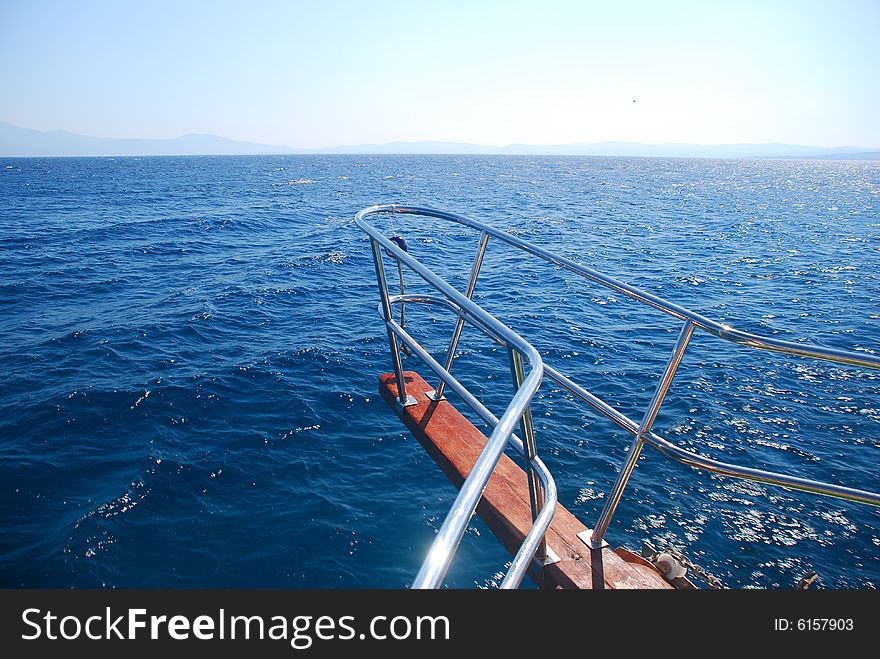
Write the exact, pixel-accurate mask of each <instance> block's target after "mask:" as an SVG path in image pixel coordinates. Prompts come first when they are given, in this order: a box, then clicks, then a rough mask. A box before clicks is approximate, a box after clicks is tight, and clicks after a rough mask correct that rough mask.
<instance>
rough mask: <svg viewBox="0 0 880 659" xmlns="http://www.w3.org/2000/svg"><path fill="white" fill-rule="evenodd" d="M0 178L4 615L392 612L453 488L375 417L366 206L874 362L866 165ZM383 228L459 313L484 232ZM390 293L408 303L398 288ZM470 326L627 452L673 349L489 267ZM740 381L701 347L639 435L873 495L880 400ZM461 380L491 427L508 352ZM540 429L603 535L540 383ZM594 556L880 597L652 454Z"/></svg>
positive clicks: (767, 495) (480, 571)
mask: <svg viewBox="0 0 880 659" xmlns="http://www.w3.org/2000/svg"><path fill="white" fill-rule="evenodd" d="M0 164H2V165H3V167H4V169H3V172H4V175H3V176H2V177H0V331H2V332H3V334H4V339H5V340H4V342H3V344H2V345H0V361H2V364H3V367H4V382H3V387H2V388H0V438H2V442H0V472H2V473H0V510H2V513H0V515H2V520H3V528H4V530H5V531H6V533H5V534H4V538H3V539H2V541H0V584H3V585H7V586H25V587H44V586H51V587H67V586H77V587H94V586H106V587H137V586H143V587H163V586H167V587H212V586H233V587H238V586H242V587H285V588H297V587H305V588H344V587H378V588H400V587H406V586H407V585H408V584H409V583H411V581H412V578H413V577H414V575H415V574H416V573H417V571H418V567H419V565H420V563H421V559H422V557H423V556H424V553H425V552H426V551H427V548H428V547H429V546H430V542H431V540H432V539H433V537H434V535H435V533H436V531H437V529H439V527H440V524H442V521H443V519H444V517H445V514H446V512H447V511H448V509H449V506H450V505H451V502H452V500H453V498H454V496H455V490H454V488H453V487H452V486H451V485H450V484H449V483H448V482H447V480H446V479H445V477H444V476H443V475H442V473H441V472H440V471H439V469H437V467H436V465H435V464H434V463H433V461H432V460H431V459H430V458H429V457H428V456H427V455H426V454H425V452H424V451H423V450H422V449H421V448H420V447H419V445H418V444H417V443H416V442H415V441H414V440H413V439H412V437H411V436H410V435H409V434H408V433H407V432H406V431H405V429H404V428H403V426H402V425H401V424H400V422H399V421H397V419H396V417H395V416H394V415H393V414H392V413H390V411H389V409H388V407H387V405H386V404H385V403H384V401H382V400H381V399H380V397H379V396H378V394H377V376H378V374H379V373H383V372H387V371H389V370H390V368H391V362H390V357H389V355H388V344H387V338H386V336H385V331H384V328H383V326H382V323H381V319H380V317H379V315H378V313H377V303H378V294H377V290H376V282H375V273H374V270H373V263H372V256H371V254H370V249H369V242H368V240H367V238H366V236H365V235H364V234H363V233H362V232H360V231H359V230H357V228H356V227H355V225H354V223H353V216H354V213H355V212H356V211H357V210H359V209H360V208H362V207H365V206H367V205H370V204H373V203H384V202H410V203H414V204H419V205H428V206H437V207H441V208H445V209H448V210H452V211H456V212H461V213H464V214H467V215H471V216H473V217H475V219H480V220H483V221H487V222H490V223H493V224H495V225H496V226H498V227H500V228H504V229H507V230H509V231H511V232H512V233H515V234H516V235H520V236H522V237H523V238H525V239H527V240H531V241H534V242H536V243H538V244H541V245H542V246H545V247H547V248H548V249H551V250H555V251H557V252H559V253H561V254H564V255H565V256H568V257H570V258H572V259H575V260H577V261H578V262H581V263H583V264H584V265H586V266H588V267H593V268H596V269H598V270H601V271H603V272H605V273H607V274H608V275H610V276H613V277H616V278H619V279H622V280H624V281H627V282H630V283H633V284H636V285H639V286H641V287H643V288H645V289H646V290H649V291H651V292H654V293H657V294H660V295H663V296H667V297H668V298H670V299H671V300H673V301H675V302H677V303H679V304H682V305H685V306H689V307H691V308H693V309H694V310H695V311H698V312H700V313H704V314H706V315H708V316H710V317H712V318H714V319H716V320H719V321H722V322H728V323H731V324H733V325H734V326H736V327H738V328H741V329H745V330H749V331H753V332H757V333H761V334H767V335H772V336H776V337H779V338H783V339H786V340H790V341H795V342H799V341H806V342H813V343H819V344H821V345H827V346H831V347H839V348H845V349H852V348H856V349H859V350H864V351H867V352H872V353H874V354H876V352H877V350H878V349H880V348H878V346H880V330H878V321H880V316H878V311H877V307H876V300H877V299H880V288H878V285H880V270H878V267H880V258H878V256H880V254H878V249H880V222H878V221H877V217H878V216H880V205H878V204H880V194H878V190H880V170H878V168H877V166H876V165H875V164H872V163H844V162H809V161H721V160H679V159H629V158H551V157H546V158H544V157H541V158H534V157H496V156H489V157H476V156H334V157H302V156H265V157H243V158H238V157H225V158H215V157H197V158H116V159H113V158H79V159H64V158H58V159H6V160H4V161H3V162H2V163H0ZM6 165H10V166H11V167H12V168H13V169H12V170H6V169H5V167H6ZM380 221H381V222H382V223H383V225H382V226H383V227H384V228H385V229H386V230H388V232H389V233H400V234H401V235H404V236H405V237H406V239H407V242H408V243H409V246H410V250H411V253H413V254H414V255H416V256H417V258H419V259H420V260H421V261H422V262H424V263H426V264H427V265H428V266H429V267H431V268H432V269H434V270H435V271H436V272H437V273H438V274H440V275H441V276H443V277H445V278H446V279H447V280H448V281H449V282H450V283H452V284H453V285H455V286H457V287H459V288H460V289H463V288H464V286H465V285H466V281H467V276H468V274H469V272H470V267H471V262H472V259H473V255H474V253H475V251H476V246H477V243H476V239H477V236H476V235H475V234H472V233H469V232H467V231H463V230H461V229H459V228H458V227H456V226H452V225H443V224H440V225H438V224H437V223H436V222H429V221H422V220H418V219H417V218H412V217H403V216H400V215H398V216H397V217H393V218H383V219H382V220H380ZM386 265H388V267H389V270H388V273H389V284H390V285H391V287H392V289H393V290H395V291H396V289H397V285H398V282H397V273H396V269H395V268H393V264H391V262H390V261H389V262H388V263H387V264H386ZM405 283H406V286H407V290H409V291H411V292H413V291H415V292H418V291H422V292H426V291H427V290H428V287H427V286H426V285H425V284H424V282H421V281H419V280H418V278H417V277H415V276H414V275H412V273H409V274H408V275H407V277H406V282H405ZM475 300H477V301H478V303H479V304H481V305H483V306H484V307H485V308H486V309H487V310H489V311H491V312H492V313H494V314H496V315H497V316H498V317H499V318H500V319H502V321H504V322H506V323H508V324H509V325H510V326H511V327H513V328H514V329H515V330H516V331H518V332H520V333H521V334H522V335H523V336H525V337H526V338H527V339H528V340H529V341H531V342H533V343H534V345H535V346H536V347H537V348H538V349H539V351H540V352H541V354H542V356H543V358H544V359H545V360H546V361H547V362H548V363H551V364H553V365H554V366H556V367H557V368H559V369H560V370H562V371H563V372H564V373H566V374H568V375H570V376H572V377H573V378H574V379H575V380H576V381H578V382H581V383H583V384H584V385H585V386H587V387H588V388H589V389H591V390H592V391H594V392H595V393H597V394H600V395H602V396H603V397H604V398H605V399H606V400H608V402H611V403H614V404H615V405H617V406H618V407H619V408H620V410H621V411H623V412H624V413H626V414H627V415H629V416H630V417H631V418H633V419H636V420H639V419H640V418H641V415H642V413H643V411H644V407H645V405H646V404H647V402H648V401H649V400H650V397H651V394H652V392H653V389H654V387H655V386H656V382H657V379H658V378H659V375H660V373H661V372H662V369H663V366H664V364H665V361H666V359H667V358H668V356H669V353H670V351H671V349H672V345H673V344H674V342H675V338H676V336H677V333H678V331H679V330H680V322H679V321H675V320H673V319H670V318H669V317H667V316H664V315H662V314H659V313H657V312H655V311H653V310H649V309H646V308H645V307H643V306H640V305H638V304H636V303H634V302H632V301H630V300H628V299H626V298H625V297H623V296H621V295H619V294H616V293H613V292H612V291H609V290H607V289H604V288H602V287H599V286H596V285H594V284H590V283H588V282H585V281H583V280H582V279H580V278H577V277H574V276H572V275H571V274H570V273H566V272H563V271H560V270H559V269H558V268H555V267H553V266H550V265H547V264H542V263H537V262H534V261H532V260H529V259H523V258H522V255H521V254H517V253H516V252H514V251H512V250H507V249H504V248H503V247H502V246H501V245H499V244H498V243H497V242H491V241H490V247H489V251H488V254H487V256H486V260H485V262H484V265H483V270H482V274H481V279H480V282H479V285H478V287H477V291H476V294H475ZM454 321H455V318H454V316H452V315H451V314H449V313H448V312H446V311H443V310H440V309H417V308H415V307H412V306H408V307H407V327H408V328H409V329H411V330H412V331H413V333H414V334H416V335H417V336H418V337H419V338H420V340H423V341H424V343H425V345H426V346H428V347H429V348H430V349H431V350H432V352H433V354H434V355H435V357H437V358H438V359H440V360H441V361H442V359H443V358H444V357H445V350H446V346H447V344H448V336H449V332H450V331H451V329H452V327H453V326H454ZM743 350H744V349H739V348H735V347H732V346H729V345H727V344H719V342H718V341H717V340H715V339H713V338H712V337H709V336H707V335H705V334H702V335H701V334H700V333H699V332H698V334H697V336H696V338H695V339H694V341H693V343H692V345H691V346H690V347H689V348H688V352H687V353H686V355H685V359H684V361H683V366H682V369H681V371H680V373H679V374H678V375H677V377H676V380H675V382H674V383H673V387H672V389H671V390H670V392H669V394H668V398H667V401H666V403H665V404H664V408H663V410H661V414H660V415H659V417H658V419H657V423H656V426H655V427H656V429H657V431H658V432H660V433H661V434H663V435H664V436H665V437H667V438H668V439H670V440H672V441H674V442H675V443H677V444H679V445H682V446H684V447H687V448H689V449H691V450H694V451H696V452H698V453H700V454H703V455H707V456H710V457H714V458H716V459H720V460H726V461H731V462H738V463H742V464H746V465H749V466H757V467H761V468H768V469H772V470H777V471H783V472H790V473H794V474H797V475H802V476H806V477H812V478H818V479H820V480H827V481H829V482H834V483H840V484H846V485H851V486H856V487H865V488H868V489H870V488H871V487H875V485H874V484H875V483H876V482H877V481H878V478H880V472H878V468H877V461H876V460H874V459H872V456H873V455H874V453H875V452H876V450H877V448H878V446H880V444H878V436H880V402H878V401H880V380H878V377H877V374H870V373H868V374H866V373H861V372H859V371H856V370H853V369H848V368H845V367H839V366H834V365H821V364H819V365H817V364H814V363H810V362H806V361H804V360H800V359H794V360H788V359H785V358H782V357H779V356H775V355H767V354H761V353H755V352H750V351H748V350H746V351H745V352H743ZM459 353H460V357H459V359H458V361H457V362H456V366H455V368H454V372H455V374H456V375H457V376H458V377H460V378H461V380H462V382H464V383H466V385H467V386H468V387H469V388H471V389H472V391H474V393H475V394H478V395H479V396H480V397H481V399H483V400H484V401H485V402H486V404H487V405H488V406H489V407H490V409H492V410H493V411H494V412H496V413H497V414H499V415H500V413H501V412H503V410H504V408H505V406H506V404H507V403H508V402H509V400H510V396H511V395H512V385H511V381H510V374H509V370H508V367H507V363H506V350H505V349H504V348H503V347H499V346H497V345H495V344H493V343H492V342H491V341H489V340H488V339H486V338H485V337H484V336H482V335H480V334H479V332H476V331H474V330H472V329H467V330H466V331H465V334H464V336H463V339H462V343H461V345H460V346H459ZM404 362H405V366H406V367H407V368H415V369H418V370H423V367H421V366H420V365H419V364H418V362H417V361H416V360H415V359H413V358H410V357H404ZM423 375H427V373H426V372H424V370H423ZM429 379H430V378H429ZM451 398H454V397H452V396H451ZM533 413H534V416H535V421H536V428H537V431H538V441H539V449H540V451H541V454H542V456H543V458H544V460H545V462H546V463H547V464H548V466H550V468H551V470H552V471H553V473H554V474H555V476H556V479H557V483H558V486H559V492H560V501H561V502H562V503H563V504H564V505H566V506H567V507H569V508H570V509H571V510H572V511H573V512H575V514H576V515H578V517H580V518H581V519H582V520H583V521H584V522H585V523H586V524H587V525H588V526H592V525H593V523H594V522H595V519H596V518H597V516H598V513H599V511H600V509H601V507H602V505H603V503H604V501H605V497H606V496H607V493H608V491H609V489H610V487H611V484H612V483H613V482H614V479H615V477H616V473H617V470H618V469H619V466H620V465H621V464H622V462H623V460H624V459H625V456H626V452H627V447H628V446H629V444H630V442H631V437H630V436H629V434H628V433H626V432H624V431H622V430H620V429H618V428H616V426H613V424H611V423H610V422H608V421H607V420H605V419H603V418H601V417H599V416H598V415H596V414H595V413H593V412H591V411H590V410H589V409H586V408H584V407H583V406H582V405H580V404H578V403H577V402H576V401H574V400H573V399H572V397H571V396H570V395H568V394H566V393H565V392H564V391H561V390H560V389H559V388H558V387H555V386H553V385H552V384H551V383H545V385H544V387H543V388H542V390H541V391H540V392H539V395H538V396H537V397H536V399H535V402H534V409H533ZM471 416H473V415H471ZM609 539H611V540H612V542H614V543H615V544H623V545H626V546H629V547H630V548H633V549H636V550H638V548H639V547H640V545H641V542H642V541H644V540H649V541H651V542H653V543H654V544H660V545H663V544H668V545H671V546H674V547H677V548H679V549H682V550H684V551H685V552H686V553H687V554H688V555H689V556H690V557H691V558H692V559H693V560H695V561H697V562H698V563H701V564H703V566H704V567H706V568H707V569H709V570H710V571H711V572H713V573H715V574H716V575H717V576H719V577H720V578H721V579H722V580H723V581H724V582H725V583H726V584H728V585H731V586H734V587H777V586H781V587H790V586H791V585H793V584H794V583H796V580H797V578H798V577H799V576H800V575H801V574H803V573H804V572H806V571H807V570H811V569H813V570H817V571H818V572H819V574H820V578H821V581H820V584H821V585H822V586H825V587H838V588H844V587H858V588H863V587H876V586H877V584H878V583H880V562H878V558H877V552H876V548H877V546H878V543H880V518H878V516H877V513H876V511H874V510H873V509H867V508H864V507H859V506H857V505H855V504H849V503H842V502H838V501H834V500H831V499H816V498H814V497H810V496H808V495H803V494H799V493H793V492H789V491H786V490H782V489H779V488H772V487H769V486H763V485H757V484H749V483H742V482H738V481H733V480H731V479H727V478H722V477H717V476H713V475H709V474H705V473H700V472H698V471H695V470H693V469H691V468H689V467H685V466H682V465H677V464H675V463H671V462H670V461H668V460H667V459H665V458H664V457H663V456H661V455H659V454H658V453H657V452H656V451H654V450H653V449H651V448H650V447H647V448H646V449H645V454H644V457H643V458H642V460H641V462H640V464H639V467H638V468H637V469H636V472H635V474H634V476H633V480H632V483H631V485H630V487H629V488H628V490H627V492H626V496H625V497H624V499H623V503H622V504H621V507H620V510H619V511H618V513H617V515H616V516H615V518H614V520H613V522H612V525H611V527H610V530H609ZM460 552H461V553H460V557H459V559H460V560H458V561H456V562H455V563H454V564H453V567H452V570H451V571H450V575H449V579H448V584H449V585H450V586H452V587H497V585H498V583H500V579H501V575H502V573H503V571H504V569H505V564H506V563H507V562H508V561H509V557H507V555H506V554H505V552H504V550H503V549H501V548H500V546H499V545H498V543H497V542H496V541H495V540H494V539H493V538H492V537H491V533H489V532H488V530H487V529H485V527H484V526H483V525H482V523H481V522H480V521H479V520H474V521H472V523H471V526H470V528H469V530H468V532H467V533H466V535H465V538H464V541H463V544H462V547H461V550H460Z"/></svg>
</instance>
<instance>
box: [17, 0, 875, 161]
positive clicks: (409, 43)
mask: <svg viewBox="0 0 880 659" xmlns="http://www.w3.org/2000/svg"><path fill="white" fill-rule="evenodd" d="M878 71H880V2H878V1H876V0H862V1H858V0H834V1H828V2H810V1H809V0H804V1H798V2H794V1H792V2H783V1H774V0H766V1H765V2H749V1H747V0H737V1H735V2H714V1H711V0H701V1H700V2H684V1H682V2H675V1H670V2H639V1H632V2H617V3H611V2H607V1H605V2H589V1H586V0H582V1H572V2H566V1H562V0H543V1H536V2H517V1H516V0H504V1H499V2H494V1H483V2H480V1H479V0H471V1H462V2H460V1H458V0H446V1H444V2H427V1H421V0H402V1H392V0H385V1H383V0H369V1H364V2H357V1H354V0H351V1H347V2H346V1H342V0H322V1H321V2H311V1H310V2H305V1H300V0H286V1H281V0H278V1H268V0H265V1H264V0H250V1H249V2H227V1H223V0H220V1H218V0H215V1H212V2H205V1H202V0H190V1H186V2H184V1H175V2H166V1H164V0H149V1H146V2H131V1H128V0H116V1H106V2H103V1H98V0H83V1H82V2H63V1H57V2H48V1H45V0H0V89H2V90H3V92H2V95H0V121H6V122H8V123H12V124H16V125H19V126H23V127H26V128H35V129H38V130H49V129H64V130H69V131H73V132H76V133H82V134H86V135H93V136H99V137H143V138H167V137H176V136H178V135H181V134H184V133H214V134H217V135H222V136H225V137H229V138H232V139H237V140H246V141H251V142H260V143H265V144H274V145H285V146H290V147H298V148H299V147H303V148H307V147H323V146H338V145H349V144H363V143H385V142H391V141H421V140H438V141H458V142H471V143H478V144H487V145H495V146H504V145H507V144H511V143H526V144H562V143H575V142H602V141H608V140H620V141H631V142H647V143H653V144H659V143H668V142H687V143H696V144H726V143H759V142H785V143H791V144H809V145H815V146H842V145H855V146H862V147H880V121H878V120H877V117H880V73H878ZM633 101H635V102H633Z"/></svg>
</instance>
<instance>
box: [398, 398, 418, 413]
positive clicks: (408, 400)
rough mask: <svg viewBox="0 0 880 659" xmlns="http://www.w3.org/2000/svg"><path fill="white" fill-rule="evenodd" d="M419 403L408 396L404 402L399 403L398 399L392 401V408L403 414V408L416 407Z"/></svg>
mask: <svg viewBox="0 0 880 659" xmlns="http://www.w3.org/2000/svg"><path fill="white" fill-rule="evenodd" d="M418 404H419V401H417V400H416V399H415V396H410V395H408V396H407V397H406V402H405V403H401V402H400V399H399V398H395V399H394V406H395V407H396V408H397V411H398V412H403V410H404V408H407V407H410V406H412V405H418Z"/></svg>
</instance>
